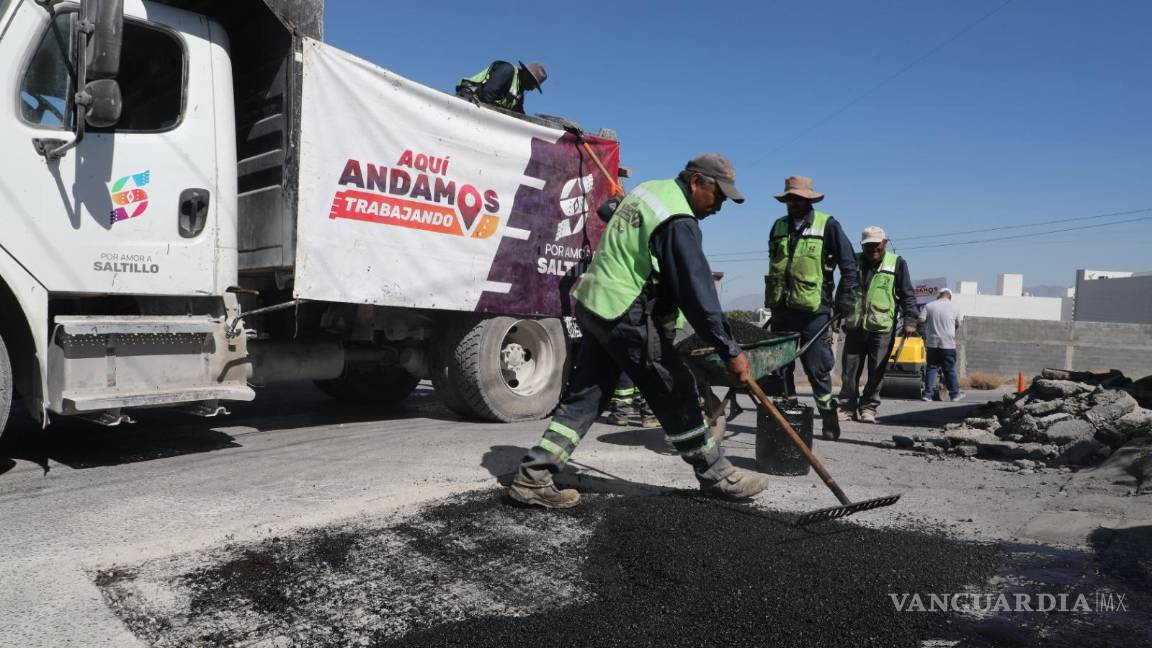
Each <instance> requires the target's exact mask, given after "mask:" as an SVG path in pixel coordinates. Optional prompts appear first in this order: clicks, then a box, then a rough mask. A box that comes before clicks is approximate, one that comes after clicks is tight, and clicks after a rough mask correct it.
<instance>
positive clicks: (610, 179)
mask: <svg viewBox="0 0 1152 648" xmlns="http://www.w3.org/2000/svg"><path fill="white" fill-rule="evenodd" d="M580 144H582V145H583V146H584V150H585V151H588V155H590V156H592V161H593V162H595V163H596V166H597V167H598V168H599V169H600V173H603V174H604V177H605V178H607V179H608V182H611V183H612V195H614V196H623V195H624V190H623V189H621V188H620V185H619V184H617V182H616V179H615V178H613V177H612V174H611V173H608V169H606V168H604V163H603V162H601V161H600V157H599V156H598V155H596V152H595V151H593V150H592V147H591V146H589V145H588V142H584V141H581V142H580Z"/></svg>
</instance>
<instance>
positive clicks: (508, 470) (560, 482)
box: [480, 430, 680, 495]
mask: <svg viewBox="0 0 1152 648" xmlns="http://www.w3.org/2000/svg"><path fill="white" fill-rule="evenodd" d="M646 431H648V432H651V431H652V430H646ZM655 431H656V432H659V430H655ZM527 453H528V448H522V447H520V446H512V445H496V446H492V447H491V448H490V449H489V450H488V452H485V453H484V456H483V457H482V458H481V459H480V465H481V466H482V467H483V468H484V469H485V470H487V471H488V472H489V473H491V474H492V476H493V477H495V478H496V481H498V482H499V483H500V485H501V486H503V487H505V488H506V487H508V486H511V485H512V480H513V479H514V478H515V477H516V469H517V467H518V466H519V465H520V461H521V460H522V459H523V458H524V455H526V454H527ZM554 479H555V481H556V485H557V486H559V487H560V488H575V489H577V490H579V491H580V492H583V493H607V494H614V495H661V494H667V493H678V492H680V491H678V490H677V489H675V488H669V487H667V486H654V485H652V484H644V483H641V482H637V481H632V480H630V479H625V478H624V477H620V476H618V475H613V474H612V473H609V472H605V471H603V470H601V469H599V468H597V467H596V466H593V465H591V464H586V463H583V462H580V461H575V460H573V461H569V462H568V465H567V466H566V467H565V468H564V470H563V471H561V472H560V473H559V474H557V475H556V476H555V477H554Z"/></svg>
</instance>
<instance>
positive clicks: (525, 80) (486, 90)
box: [456, 61, 548, 114]
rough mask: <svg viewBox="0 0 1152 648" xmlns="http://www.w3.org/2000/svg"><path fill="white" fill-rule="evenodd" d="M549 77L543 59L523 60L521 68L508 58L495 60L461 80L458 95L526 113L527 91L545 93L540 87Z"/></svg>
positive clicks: (457, 87) (457, 89)
mask: <svg viewBox="0 0 1152 648" xmlns="http://www.w3.org/2000/svg"><path fill="white" fill-rule="evenodd" d="M547 78H548V72H547V71H545V70H544V65H543V64H542V63H540V62H539V61H532V62H531V63H528V64H527V65H525V64H524V62H523V61H521V62H520V67H519V68H517V67H516V66H514V65H512V64H511V63H509V62H508V61H492V64H491V65H489V66H488V67H486V68H484V69H483V70H480V71H479V72H477V73H476V74H474V75H472V76H470V77H464V78H463V79H460V83H459V84H457V86H456V96H457V97H462V98H464V99H467V100H469V101H474V102H478V103H485V104H490V105H493V106H499V107H501V108H504V109H505V110H511V111H513V112H518V113H521V114H523V113H524V93H525V92H527V91H529V90H536V91H538V92H540V93H541V94H543V93H544V90H543V89H542V88H541V87H540V86H542V85H543V84H544V80H545V79H547Z"/></svg>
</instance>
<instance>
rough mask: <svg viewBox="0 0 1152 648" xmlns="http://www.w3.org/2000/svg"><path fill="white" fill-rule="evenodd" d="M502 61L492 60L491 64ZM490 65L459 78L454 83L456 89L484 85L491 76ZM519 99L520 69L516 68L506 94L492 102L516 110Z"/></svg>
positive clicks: (474, 87) (475, 87) (476, 87)
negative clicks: (456, 82)
mask: <svg viewBox="0 0 1152 648" xmlns="http://www.w3.org/2000/svg"><path fill="white" fill-rule="evenodd" d="M504 62H505V61H493V62H492V65H495V64H497V63H504ZM492 65H489V66H488V67H486V68H484V69H483V70H480V71H479V72H477V73H476V74H473V75H472V76H470V77H464V78H463V79H460V83H459V84H457V85H456V88H457V90H459V88H460V87H461V86H465V87H471V88H473V89H479V88H480V86H482V85H484V84H485V83H486V82H487V81H488V77H490V76H492ZM520 99H521V97H520V70H519V68H517V69H515V70H514V71H513V72H512V86H511V87H509V88H508V94H506V95H504V96H503V97H500V98H498V99H496V101H494V102H493V103H495V104H496V105H497V106H500V107H501V108H507V109H508V110H516V108H517V104H518V103H519V102H520Z"/></svg>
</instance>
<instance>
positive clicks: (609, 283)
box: [573, 180, 693, 320]
mask: <svg viewBox="0 0 1152 648" xmlns="http://www.w3.org/2000/svg"><path fill="white" fill-rule="evenodd" d="M692 217H693V215H692V207H691V206H690V205H689V204H688V199H687V198H686V197H685V196H684V190H683V189H681V188H680V185H679V184H677V183H676V181H675V180H652V181H649V182H644V183H641V184H640V185H639V186H637V187H636V188H635V189H633V190H632V191H631V192H630V193H629V194H628V195H627V196H626V197H625V198H624V200H623V201H621V202H620V206H619V207H617V208H616V213H615V214H613V215H612V220H610V221H608V226H607V227H606V228H605V229H604V234H603V235H602V236H601V237H600V247H599V248H597V249H596V256H594V257H593V258H592V263H591V264H590V265H589V266H588V269H587V270H585V271H584V274H583V275H581V277H580V283H578V284H577V285H576V291H575V292H574V293H573V296H574V297H575V298H576V301H578V302H580V303H581V304H583V305H584V307H585V308H587V309H588V310H590V311H592V312H593V313H595V314H597V315H599V316H600V317H602V318H604V319H606V320H613V319H616V318H617V317H620V316H621V315H623V314H624V312H625V311H627V310H628V307H629V306H631V305H632V302H634V301H636V298H637V297H639V296H640V293H641V292H642V291H643V290H644V286H645V284H647V283H648V280H649V279H650V278H651V277H652V274H653V273H658V272H659V271H660V268H659V263H658V262H657V260H656V258H655V257H654V256H652V251H651V248H650V247H649V246H650V243H651V239H652V232H654V231H655V230H656V228H657V227H658V226H659V225H660V224H661V223H663V222H664V221H666V220H669V219H673V218H692Z"/></svg>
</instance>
